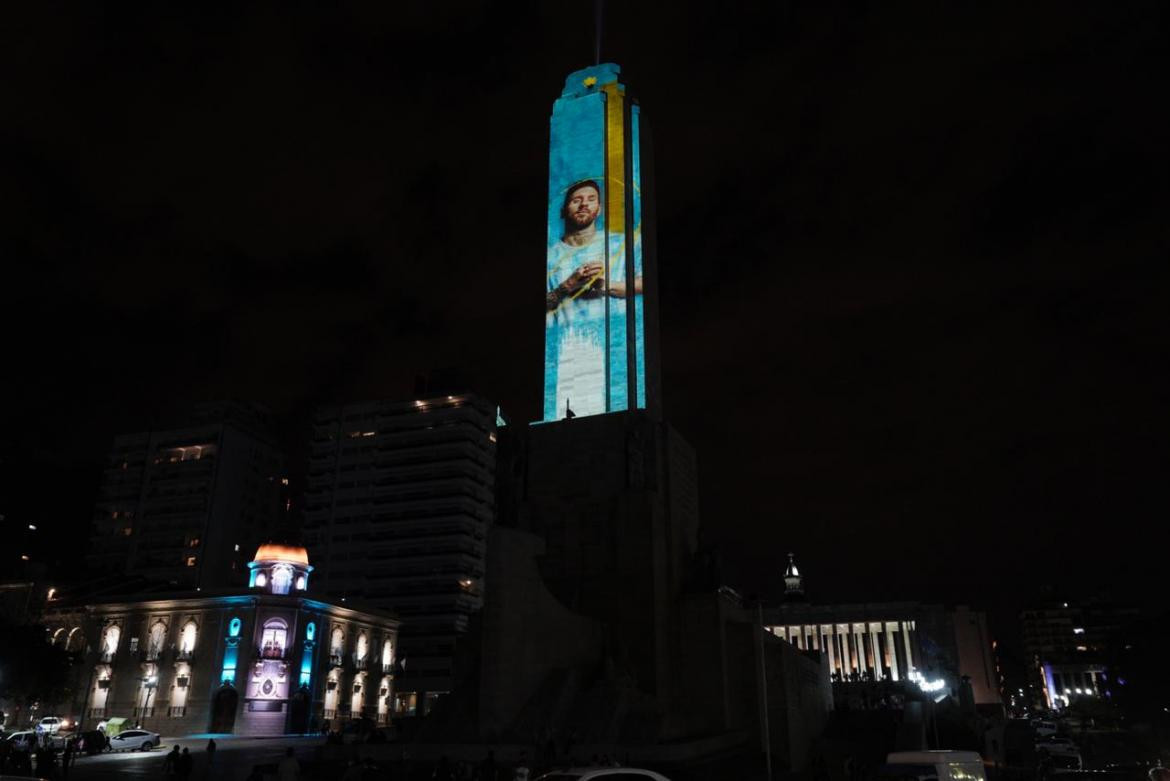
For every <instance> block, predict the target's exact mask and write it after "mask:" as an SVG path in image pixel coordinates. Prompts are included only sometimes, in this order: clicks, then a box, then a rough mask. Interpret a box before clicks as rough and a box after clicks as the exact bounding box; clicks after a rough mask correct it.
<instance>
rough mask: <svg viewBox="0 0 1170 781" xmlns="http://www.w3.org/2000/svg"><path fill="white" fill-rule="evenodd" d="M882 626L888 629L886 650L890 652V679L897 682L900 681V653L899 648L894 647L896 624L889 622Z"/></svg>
mask: <svg viewBox="0 0 1170 781" xmlns="http://www.w3.org/2000/svg"><path fill="white" fill-rule="evenodd" d="M882 626H884V627H885V628H886V648H888V649H889V652H890V679H891V680H895V681H896V680H898V651H897V646H895V645H894V624H893V622H891V621H887V622H885V623H884V624H883V625H882Z"/></svg>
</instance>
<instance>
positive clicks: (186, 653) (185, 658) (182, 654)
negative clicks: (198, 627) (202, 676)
mask: <svg viewBox="0 0 1170 781" xmlns="http://www.w3.org/2000/svg"><path fill="white" fill-rule="evenodd" d="M193 656H195V651H194V650H192V649H190V648H188V649H186V650H184V649H182V648H180V649H179V650H178V651H176V652H175V660H176V661H179V662H189V661H191V658H192V657H193Z"/></svg>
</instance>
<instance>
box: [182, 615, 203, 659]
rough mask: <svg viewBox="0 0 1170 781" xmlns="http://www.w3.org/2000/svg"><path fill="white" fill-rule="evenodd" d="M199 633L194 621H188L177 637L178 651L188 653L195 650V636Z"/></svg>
mask: <svg viewBox="0 0 1170 781" xmlns="http://www.w3.org/2000/svg"><path fill="white" fill-rule="evenodd" d="M198 631H199V627H198V626H196V625H195V622H194V621H188V622H187V623H186V625H185V626H184V627H183V632H182V634H181V635H179V650H180V651H183V652H185V653H190V652H192V651H194V650H195V635H196V633H197V632H198Z"/></svg>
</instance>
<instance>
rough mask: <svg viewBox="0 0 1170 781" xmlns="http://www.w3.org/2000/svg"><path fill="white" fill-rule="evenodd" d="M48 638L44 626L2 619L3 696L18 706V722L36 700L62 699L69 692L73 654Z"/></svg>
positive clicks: (0, 679) (0, 687) (0, 688)
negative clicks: (23, 712)
mask: <svg viewBox="0 0 1170 781" xmlns="http://www.w3.org/2000/svg"><path fill="white" fill-rule="evenodd" d="M45 638H46V634H45V628H44V627H42V626H38V625H36V624H15V623H12V622H10V621H8V620H7V619H3V618H0V699H4V700H8V701H10V702H12V703H13V704H14V705H15V706H16V714H15V716H16V722H15V723H16V724H19V720H20V716H21V712H22V711H24V710H27V709H28V708H30V707H31V706H33V705H35V704H36V703H38V702H48V703H56V702H62V701H64V700H65V699H66V698H67V697H68V695H69V677H70V676H69V668H70V666H71V665H72V662H73V660H72V657H71V655H70V654H69V653H68V652H66V651H65V650H64V649H63V648H60V647H58V646H54V645H50V644H49V643H48V642H46V639H45Z"/></svg>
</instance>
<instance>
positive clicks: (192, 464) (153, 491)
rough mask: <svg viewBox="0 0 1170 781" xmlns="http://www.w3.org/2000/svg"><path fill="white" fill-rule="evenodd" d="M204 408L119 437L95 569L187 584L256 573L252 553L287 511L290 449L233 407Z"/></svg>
mask: <svg viewBox="0 0 1170 781" xmlns="http://www.w3.org/2000/svg"><path fill="white" fill-rule="evenodd" d="M225 410H226V411H227V413H228V414H225ZM236 412H239V410H236ZM199 417H200V418H201V421H200V422H196V423H194V424H192V425H190V426H185V427H182V428H172V429H166V430H162V431H147V432H142V433H138V434H125V435H121V436H118V437H115V439H114V444H113V447H112V448H111V449H110V454H109V457H108V458H107V461H106V467H105V472H104V474H103V475H102V481H101V487H100V489H99V493H98V500H97V503H96V506H95V509H94V517H93V526H92V533H93V536H92V539H91V545H90V550H89V554H88V557H87V558H88V564H89V566H90V568H91V570H93V571H95V572H102V573H117V574H125V575H137V576H140V577H144V578H147V579H150V580H157V581H161V582H167V583H172V584H175V585H177V586H180V587H184V588H209V587H211V588H221V587H229V586H238V585H242V584H245V583H246V582H247V568H246V566H245V565H246V563H247V561H248V557H249V556H251V554H252V552H253V551H255V549H256V546H257V545H259V544H260V543H261V542H264V541H266V540H267V539H268V537H269V536H271V535H272V534H273V533H274V532H275V531H276V530H277V528H278V526H279V523H280V519H281V518H282V512H283V511H282V502H281V500H282V496H284V495H285V493H286V491H285V490H284V485H285V480H286V478H285V477H284V474H285V473H284V457H283V455H282V454H281V452H280V450H278V449H277V447H276V446H275V445H273V444H272V443H271V442H269V441H268V439H267V438H266V437H265V436H264V434H263V433H262V432H259V431H258V430H257V428H256V427H254V426H250V425H248V423H247V422H246V418H244V419H243V421H241V416H240V415H239V414H231V410H227V409H226V408H205V409H203V410H202V411H201V414H200V415H199Z"/></svg>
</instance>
